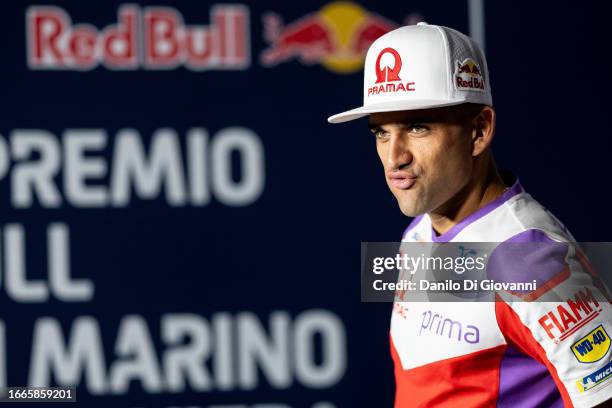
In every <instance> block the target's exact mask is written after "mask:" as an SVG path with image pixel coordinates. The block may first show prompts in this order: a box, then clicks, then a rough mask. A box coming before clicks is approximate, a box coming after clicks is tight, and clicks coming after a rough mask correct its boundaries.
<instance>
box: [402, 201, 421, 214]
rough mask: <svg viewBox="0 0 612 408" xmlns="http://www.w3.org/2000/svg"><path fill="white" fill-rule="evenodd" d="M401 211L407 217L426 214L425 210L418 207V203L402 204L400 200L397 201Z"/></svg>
mask: <svg viewBox="0 0 612 408" xmlns="http://www.w3.org/2000/svg"><path fill="white" fill-rule="evenodd" d="M397 203H398V205H399V208H400V211H401V212H402V213H403V214H404V215H405V216H406V217H417V216H419V215H421V214H424V213H425V212H426V211H425V209H423V208H421V206H418V205H416V203H402V202H401V201H400V200H397Z"/></svg>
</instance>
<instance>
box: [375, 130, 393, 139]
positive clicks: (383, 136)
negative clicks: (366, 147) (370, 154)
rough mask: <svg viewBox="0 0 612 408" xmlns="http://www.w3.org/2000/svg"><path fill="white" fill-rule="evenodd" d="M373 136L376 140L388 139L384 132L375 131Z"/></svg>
mask: <svg viewBox="0 0 612 408" xmlns="http://www.w3.org/2000/svg"><path fill="white" fill-rule="evenodd" d="M374 136H375V137H376V139H377V140H385V139H387V138H388V136H389V134H388V133H387V132H385V131H384V130H376V131H375V132H374Z"/></svg>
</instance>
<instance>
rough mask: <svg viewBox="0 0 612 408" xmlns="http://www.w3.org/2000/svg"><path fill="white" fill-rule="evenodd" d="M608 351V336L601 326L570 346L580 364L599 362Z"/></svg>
mask: <svg viewBox="0 0 612 408" xmlns="http://www.w3.org/2000/svg"><path fill="white" fill-rule="evenodd" d="M608 350H610V336H608V333H607V332H606V329H604V327H603V325H601V324H600V325H599V326H597V327H596V328H595V329H594V330H591V332H590V333H589V334H587V335H586V336H584V337H583V338H581V339H580V340H578V341H577V342H575V343H574V344H573V345H572V351H573V352H574V355H575V356H576V358H577V359H578V361H580V362H581V363H594V362H596V361H599V360H601V359H602V358H603V357H604V356H605V355H606V354H608Z"/></svg>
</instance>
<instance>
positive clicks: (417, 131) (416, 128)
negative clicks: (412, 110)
mask: <svg viewBox="0 0 612 408" xmlns="http://www.w3.org/2000/svg"><path fill="white" fill-rule="evenodd" d="M425 132H427V128H426V127H425V126H421V125H412V126H410V133H415V134H417V135H418V134H421V133H425Z"/></svg>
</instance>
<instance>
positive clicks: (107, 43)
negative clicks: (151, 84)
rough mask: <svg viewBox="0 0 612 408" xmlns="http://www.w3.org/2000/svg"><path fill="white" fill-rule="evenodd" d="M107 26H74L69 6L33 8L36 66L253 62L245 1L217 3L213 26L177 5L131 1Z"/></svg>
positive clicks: (30, 31) (29, 28)
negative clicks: (189, 21) (187, 16)
mask: <svg viewBox="0 0 612 408" xmlns="http://www.w3.org/2000/svg"><path fill="white" fill-rule="evenodd" d="M117 14H118V15H117V22H116V23H114V24H110V25H108V26H107V27H105V28H104V29H101V30H100V29H98V28H96V27H94V26H93V25H91V24H86V23H79V24H73V23H72V21H71V19H70V15H69V14H68V12H66V11H65V10H64V9H62V8H60V7H55V6H32V7H30V8H28V10H27V13H26V36H27V50H28V51H27V55H28V66H29V67H30V68H31V69H48V70H90V69H93V68H96V67H98V66H100V65H102V66H105V67H106V68H109V69H122V70H135V69H138V68H145V69H151V70H160V69H174V68H177V67H179V66H184V67H186V68H188V69H192V70H205V69H245V68H248V66H249V65H250V52H249V43H250V37H249V32H248V27H249V21H248V17H249V13H248V8H246V7H245V6H243V5H236V4H233V5H215V6H213V7H212V8H211V11H210V24H209V25H186V24H185V22H184V20H183V16H182V14H181V13H180V12H179V11H178V10H176V9H174V8H172V7H144V8H142V9H141V8H140V7H139V6H137V5H134V4H126V5H123V6H121V7H120V8H119V10H118V13H117Z"/></svg>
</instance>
